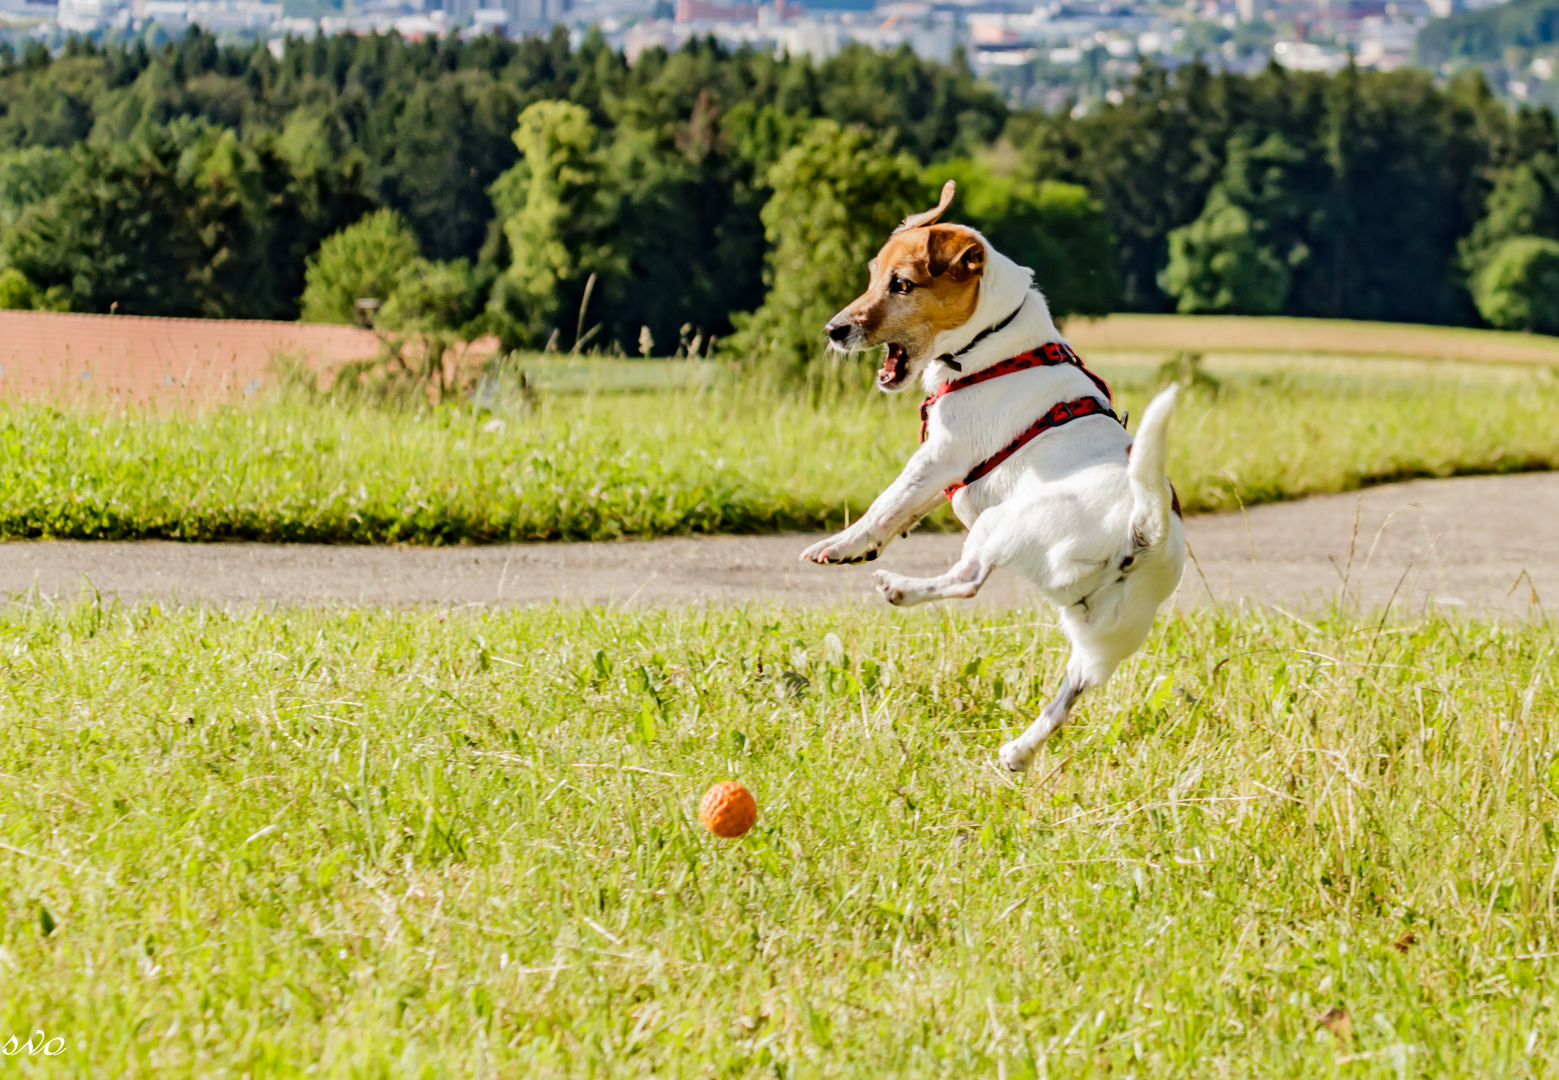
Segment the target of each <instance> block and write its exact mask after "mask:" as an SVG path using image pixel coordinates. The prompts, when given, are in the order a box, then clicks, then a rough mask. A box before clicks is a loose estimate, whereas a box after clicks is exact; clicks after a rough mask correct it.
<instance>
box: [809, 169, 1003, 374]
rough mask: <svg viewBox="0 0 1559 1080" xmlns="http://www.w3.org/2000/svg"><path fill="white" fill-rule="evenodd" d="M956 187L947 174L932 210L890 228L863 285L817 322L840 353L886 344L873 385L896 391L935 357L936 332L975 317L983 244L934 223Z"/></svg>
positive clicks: (970, 233) (961, 229) (969, 232)
mask: <svg viewBox="0 0 1559 1080" xmlns="http://www.w3.org/2000/svg"><path fill="white" fill-rule="evenodd" d="M955 190H956V188H955V185H954V184H953V182H952V181H951V180H949V181H948V182H947V183H946V184H944V185H943V187H942V199H941V201H940V202H938V203H937V205H936V206H935V207H934V208H933V209H930V210H926V211H924V212H923V213H919V214H913V215H911V216H910V217H907V218H905V219H904V224H902V225H900V226H899V227H898V228H897V229H895V230H893V235H892V236H890V237H888V242H887V243H886V244H884V245H883V246H882V250H881V251H879V252H877V257H876V258H875V259H873V260H872V261H871V263H870V264H869V265H868V269H870V270H871V282H870V284H868V285H867V287H866V291H865V292H864V293H862V294H861V295H860V296H859V297H857V298H856V299H855V300H854V301H853V302H852V303H851V304H850V306H849V307H847V308H845V309H844V310H843V311H841V312H840V313H839V314H837V315H835V316H834V317H833V318H832V319H830V320H829V321H828V325H827V326H826V327H824V328H823V329H824V331H825V332H826V333H827V334H828V344H829V347H830V348H832V349H836V350H838V351H839V352H855V351H857V350H860V349H870V348H874V347H876V346H878V345H886V346H887V347H888V355H887V359H885V360H884V361H883V364H882V367H881V369H879V370H878V372H877V386H878V388H879V389H882V390H899V389H902V388H903V387H904V386H905V385H906V384H907V383H908V382H909V381H910V380H911V379H912V378H914V377H916V376H918V375H919V374H920V373H921V372H922V371H924V370H925V368H926V365H927V364H929V363H930V362H931V361H932V360H933V359H935V357H934V356H933V355H932V343H933V342H934V341H935V340H936V339H937V336H938V335H940V334H942V333H944V332H946V331H948V330H956V329H957V328H958V327H960V326H962V325H964V324H965V323H967V322H968V321H969V320H970V318H971V317H972V316H973V315H974V309H975V305H976V304H977V303H978V301H979V298H980V280H981V277H982V276H983V275H984V273H985V261H986V252H985V244H984V243H983V242H982V241H981V239H980V235H979V234H978V233H976V232H975V231H974V230H973V229H970V228H966V227H965V226H963V225H938V224H937V223H936V222H937V219H938V218H940V217H941V216H942V214H943V212H944V211H945V210H946V209H947V207H948V204H949V203H951V202H952V201H953V192H954V191H955Z"/></svg>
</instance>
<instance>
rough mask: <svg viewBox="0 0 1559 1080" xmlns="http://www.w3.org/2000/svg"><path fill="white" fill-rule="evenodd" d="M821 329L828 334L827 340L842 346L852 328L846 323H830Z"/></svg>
mask: <svg viewBox="0 0 1559 1080" xmlns="http://www.w3.org/2000/svg"><path fill="white" fill-rule="evenodd" d="M823 329H824V330H825V331H827V332H828V340H830V341H834V342H837V343H838V344H840V345H843V344H844V340H845V338H847V337H849V336H850V331H851V330H852V329H854V327H852V326H851V325H850V324H849V323H847V322H831V323H829V324H828V325H827V326H825V327H823Z"/></svg>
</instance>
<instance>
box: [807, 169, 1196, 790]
mask: <svg viewBox="0 0 1559 1080" xmlns="http://www.w3.org/2000/svg"><path fill="white" fill-rule="evenodd" d="M954 190H955V188H954V184H953V182H952V181H951V180H949V181H948V182H947V184H946V185H945V186H944V187H943V188H942V198H941V201H940V202H939V203H938V204H937V206H936V208H935V209H933V210H927V211H925V212H924V213H920V214H915V215H912V216H911V217H908V218H906V219H905V220H904V224H902V225H900V226H899V227H898V228H897V229H895V230H894V232H893V235H892V236H890V237H889V238H888V242H887V243H886V244H884V245H883V248H882V250H881V251H879V252H878V253H877V257H876V258H875V259H873V260H872V261H871V263H870V264H869V269H870V271H871V282H870V284H869V285H868V286H867V289H866V292H865V293H863V294H862V295H861V296H860V297H859V298H858V299H857V300H855V301H854V302H853V303H852V304H850V306H849V307H847V308H845V309H844V310H843V311H841V312H840V313H839V314H838V315H835V316H834V317H833V319H832V320H830V321H829V323H828V325H827V327H825V330H826V331H827V333H828V340H829V346H830V347H831V348H833V349H835V350H837V351H839V352H854V351H857V350H861V349H870V348H874V347H876V346H880V345H886V346H887V350H888V351H887V358H886V359H885V360H884V361H883V364H882V368H881V369H880V370H879V371H878V372H877V386H878V388H879V389H881V390H883V391H888V392H892V391H896V390H900V389H902V388H903V387H905V386H906V385H907V384H908V383H909V382H910V380H912V379H914V378H915V377H917V376H918V377H919V378H920V381H921V384H922V385H923V386H924V387H925V389H926V393H927V394H928V395H929V396H928V397H927V398H926V399H925V401H924V402H923V403H922V404H921V406H920V449H918V450H916V451H915V453H914V454H913V455H912V456H911V457H910V459H909V463H908V464H907V465H905V467H904V471H903V472H902V473H900V474H899V477H898V479H897V480H895V481H894V482H893V483H892V484H891V485H890V486H889V487H888V489H887V490H886V491H884V492H883V493H882V494H881V495H879V496H877V499H876V501H874V502H873V503H872V505H871V509H870V510H868V511H867V512H866V513H865V515H864V516H862V517H861V519H860V520H859V521H857V522H856V523H855V524H854V525H851V526H850V527H849V528H847V529H845V530H844V531H843V532H841V533H839V534H838V535H836V536H831V537H829V538H828V539H827V540H823V541H821V542H819V543H816V544H813V545H812V546H811V547H809V548H807V550H806V551H804V552H802V554H801V558H802V559H805V560H810V561H812V562H815V563H825V564H826V563H854V562H862V561H869V560H871V559H875V558H876V557H877V554H878V553H879V552H880V551H881V550H882V549H883V548H884V547H886V546H887V544H888V542H889V541H891V540H892V539H893V538H894V537H895V536H898V535H899V534H901V533H906V534H907V530H908V529H909V528H910V527H911V526H912V525H914V524H915V523H916V522H917V521H919V520H920V519H921V518H922V517H924V516H925V515H926V514H928V513H930V512H931V510H932V509H934V508H935V507H936V505H937V503H938V502H939V501H940V500H941V499H942V497H943V496H944V494H945V495H946V497H947V498H949V499H951V500H952V504H953V512H954V513H955V514H957V515H958V520H960V521H962V522H963V523H964V525H965V526H966V527H967V528H968V529H969V536H968V538H967V539H966V540H965V541H964V547H963V557H962V558H961V559H959V561H958V562H957V564H955V565H954V566H953V568H952V569H951V570H949V571H948V572H947V573H945V574H943V575H941V576H940V577H934V578H907V577H903V576H902V575H899V574H894V573H889V572H888V571H885V570H884V571H879V572H877V573H876V574H875V575H873V577H874V579H875V581H876V583H877V589H878V591H880V592H881V593H882V595H883V596H884V597H885V598H887V601H888V603H890V604H896V605H900V606H909V605H913V604H921V603H925V602H926V601H927V600H942V599H949V598H955V597H956V598H965V597H971V596H974V595H975V593H977V592H978V591H979V589H980V586H981V585H983V584H984V583H985V579H986V578H988V577H989V576H990V574H991V571H992V570H995V569H996V568H997V567H999V566H1009V565H1010V566H1012V567H1014V568H1015V569H1016V570H1017V571H1018V572H1019V573H1021V574H1023V575H1024V576H1025V577H1027V578H1028V579H1029V580H1030V581H1032V582H1033V583H1034V584H1035V585H1036V586H1037V587H1038V588H1039V591H1040V593H1041V594H1042V595H1043V596H1044V597H1045V598H1046V599H1047V600H1049V601H1050V602H1051V603H1053V604H1054V605H1055V606H1056V607H1057V608H1058V609H1059V610H1060V614H1061V627H1062V629H1063V630H1064V631H1065V633H1066V636H1067V639H1068V640H1069V641H1070V642H1071V645H1072V653H1071V656H1070V657H1069V658H1068V659H1067V664H1066V677H1065V678H1064V679H1063V680H1062V682H1061V689H1060V692H1059V693H1058V694H1057V695H1056V697H1055V699H1054V700H1053V701H1051V702H1050V703H1049V704H1048V705H1046V706H1045V707H1044V709H1043V710H1042V711H1041V712H1040V714H1039V718H1038V719H1037V720H1035V721H1034V723H1033V724H1032V725H1030V727H1029V728H1028V730H1027V731H1025V732H1023V734H1021V735H1019V736H1018V737H1017V738H1016V739H1014V740H1012V741H1011V742H1009V743H1007V744H1006V745H1005V746H1003V747H1002V748H1001V751H1000V758H1001V763H1002V764H1003V765H1004V766H1005V767H1006V768H1008V769H1010V770H1012V771H1013V772H1022V771H1024V770H1025V769H1027V768H1028V767H1029V764H1030V763H1031V762H1032V761H1033V759H1034V753H1035V751H1036V750H1038V749H1039V747H1040V745H1041V744H1042V743H1043V742H1044V741H1045V740H1046V739H1047V738H1049V737H1050V736H1051V734H1052V733H1054V732H1055V731H1056V729H1057V728H1059V727H1060V726H1061V725H1062V724H1064V723H1066V719H1067V715H1068V713H1070V711H1071V708H1072V705H1073V703H1074V702H1075V701H1076V700H1077V698H1078V696H1079V695H1081V694H1082V693H1083V692H1084V691H1086V690H1091V689H1093V688H1094V687H1096V686H1102V685H1103V684H1104V683H1105V682H1106V681H1107V680H1108V679H1109V677H1110V676H1111V675H1112V674H1114V672H1115V669H1116V667H1118V666H1119V665H1120V663H1121V661H1122V660H1125V659H1126V658H1127V657H1128V656H1130V655H1131V654H1132V653H1134V652H1136V651H1137V649H1139V648H1140V647H1141V646H1142V643H1143V641H1144V640H1146V638H1147V636H1148V631H1149V630H1150V629H1151V628H1152V626H1153V617H1154V615H1155V614H1156V613H1157V612H1158V608H1159V605H1160V604H1162V603H1163V602H1164V601H1165V600H1167V599H1168V598H1169V596H1170V594H1172V593H1173V592H1174V591H1175V588H1176V586H1177V585H1179V583H1180V572H1181V570H1182V569H1183V568H1184V566H1185V557H1186V544H1185V529H1184V527H1183V525H1182V523H1181V520H1180V502H1179V499H1178V498H1177V497H1176V495H1175V493H1174V488H1173V487H1172V486H1171V485H1170V483H1169V480H1168V478H1167V477H1166V476H1165V475H1164V463H1165V457H1166V454H1167V442H1168V437H1169V417H1170V414H1171V413H1172V412H1173V411H1174V407H1175V393H1176V391H1175V388H1174V387H1170V388H1169V389H1167V390H1165V391H1163V392H1162V393H1160V394H1159V395H1158V396H1157V397H1155V398H1154V399H1153V401H1152V402H1151V403H1150V404H1149V405H1148V408H1147V411H1146V413H1144V415H1143V417H1142V424H1141V426H1140V427H1139V428H1138V431H1137V438H1136V441H1135V442H1133V440H1132V437H1131V435H1129V434H1128V433H1127V431H1126V428H1125V425H1124V423H1123V421H1121V420H1120V419H1117V417H1116V415H1115V412H1114V410H1113V409H1112V408H1111V398H1110V389H1109V387H1108V386H1106V385H1105V383H1104V380H1102V379H1100V378H1099V377H1098V376H1097V375H1095V374H1094V373H1093V372H1091V371H1089V370H1088V369H1087V368H1085V367H1084V366H1083V363H1082V361H1081V360H1080V359H1078V356H1077V354H1076V353H1075V352H1073V351H1072V347H1071V345H1070V344H1068V343H1067V341H1066V339H1064V338H1063V337H1061V335H1060V333H1059V332H1058V331H1057V330H1056V325H1055V322H1054V321H1053V320H1052V319H1051V317H1050V308H1049V306H1048V305H1047V304H1046V303H1045V298H1044V297H1043V296H1042V295H1041V294H1040V292H1039V290H1038V289H1036V288H1034V272H1033V271H1032V270H1029V269H1027V268H1025V267H1022V266H1019V265H1018V264H1017V263H1015V262H1013V261H1012V260H1011V259H1009V258H1007V257H1006V256H1004V255H1002V254H1001V253H1000V252H998V251H996V249H995V248H993V247H991V245H990V243H989V241H987V240H986V239H985V238H984V237H983V236H981V235H980V234H979V233H978V232H976V231H975V230H973V229H970V228H967V227H966V226H963V225H938V224H937V219H938V218H940V217H941V216H942V214H943V212H944V211H945V210H946V209H947V207H948V204H949V203H951V202H952V200H953V192H954Z"/></svg>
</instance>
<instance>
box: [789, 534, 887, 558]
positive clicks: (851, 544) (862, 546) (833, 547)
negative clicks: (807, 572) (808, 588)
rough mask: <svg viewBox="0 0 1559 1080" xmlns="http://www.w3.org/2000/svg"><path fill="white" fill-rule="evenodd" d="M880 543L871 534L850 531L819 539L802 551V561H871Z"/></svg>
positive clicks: (875, 555)
mask: <svg viewBox="0 0 1559 1080" xmlns="http://www.w3.org/2000/svg"><path fill="white" fill-rule="evenodd" d="M878 547H879V545H878V544H877V543H876V542H875V541H873V540H872V538H871V537H870V536H865V535H856V534H852V533H848V532H842V533H839V534H838V535H836V536H830V537H829V538H828V539H827V540H819V541H818V542H817V543H815V544H813V545H812V546H811V547H809V548H807V549H806V550H805V551H803V552H802V553H801V561H802V562H815V563H818V564H820V565H823V566H829V565H833V564H837V563H856V562H871V561H872V560H873V559H875V558H876V557H877V549H878Z"/></svg>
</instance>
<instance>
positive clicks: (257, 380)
mask: <svg viewBox="0 0 1559 1080" xmlns="http://www.w3.org/2000/svg"><path fill="white" fill-rule="evenodd" d="M378 353H379V339H378V338H376V337H375V336H374V335H373V333H372V332H371V331H368V330H363V329H360V328H358V327H355V326H324V325H315V324H305V323H290V322H262V321H258V320H255V321H247V320H238V319H162V318H147V317H143V316H138V315H67V314H59V313H55V312H42V311H0V398H3V399H6V400H10V401H17V400H30V399H36V398H41V397H103V396H106V397H112V398H117V399H119V400H121V401H123V402H124V403H125V404H132V403H150V402H153V401H155V400H157V399H159V398H178V399H180V400H184V401H197V402H203V401H211V400H218V399H224V398H228V397H231V396H234V395H240V394H252V393H254V392H255V391H256V390H258V389H259V388H260V387H261V386H263V385H265V384H266V383H267V382H269V381H273V380H274V378H275V373H274V371H273V369H272V362H273V360H274V359H275V358H276V357H277V356H287V357H292V358H296V359H298V360H301V361H303V362H305V363H307V364H308V365H309V366H310V367H313V368H314V369H316V370H318V371H326V370H329V369H330V368H332V367H334V366H336V365H338V364H340V363H343V362H345V361H349V360H366V359H370V358H372V357H374V356H376V355H377V354H378Z"/></svg>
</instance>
